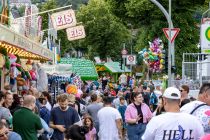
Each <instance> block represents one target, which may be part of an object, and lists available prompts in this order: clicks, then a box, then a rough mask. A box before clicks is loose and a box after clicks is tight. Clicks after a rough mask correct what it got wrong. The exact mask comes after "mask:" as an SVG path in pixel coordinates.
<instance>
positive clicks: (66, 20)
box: [51, 9, 77, 30]
mask: <svg viewBox="0 0 210 140" xmlns="http://www.w3.org/2000/svg"><path fill="white" fill-rule="evenodd" d="M51 19H52V23H53V27H54V29H56V30H61V29H66V28H69V27H72V26H75V25H76V23H77V22H76V17H75V13H74V10H72V9H70V10H66V11H61V12H58V13H54V14H52V15H51Z"/></svg>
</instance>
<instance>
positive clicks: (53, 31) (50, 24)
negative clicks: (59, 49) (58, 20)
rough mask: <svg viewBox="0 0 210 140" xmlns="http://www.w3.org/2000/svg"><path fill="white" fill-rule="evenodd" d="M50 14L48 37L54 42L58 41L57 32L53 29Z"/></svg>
mask: <svg viewBox="0 0 210 140" xmlns="http://www.w3.org/2000/svg"><path fill="white" fill-rule="evenodd" d="M50 17H51V16H50V14H49V13H48V36H50V38H51V37H52V40H53V41H54V42H55V40H57V39H58V35H57V30H55V29H54V28H53V24H52V20H51V18H50Z"/></svg>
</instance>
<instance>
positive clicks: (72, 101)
mask: <svg viewBox="0 0 210 140" xmlns="http://www.w3.org/2000/svg"><path fill="white" fill-rule="evenodd" d="M67 98H68V103H69V105H72V106H74V105H75V102H76V97H75V95H74V94H67Z"/></svg>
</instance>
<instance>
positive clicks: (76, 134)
mask: <svg viewBox="0 0 210 140" xmlns="http://www.w3.org/2000/svg"><path fill="white" fill-rule="evenodd" d="M88 132H89V128H88V127H87V126H79V125H72V126H70V127H69V128H67V130H66V131H65V138H66V139H71V140H85V134H86V133H88Z"/></svg>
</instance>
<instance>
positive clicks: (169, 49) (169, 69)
mask: <svg viewBox="0 0 210 140" xmlns="http://www.w3.org/2000/svg"><path fill="white" fill-rule="evenodd" d="M168 12H169V41H168V86H169V87H170V86H171V80H172V78H171V0H169V10H168Z"/></svg>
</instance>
